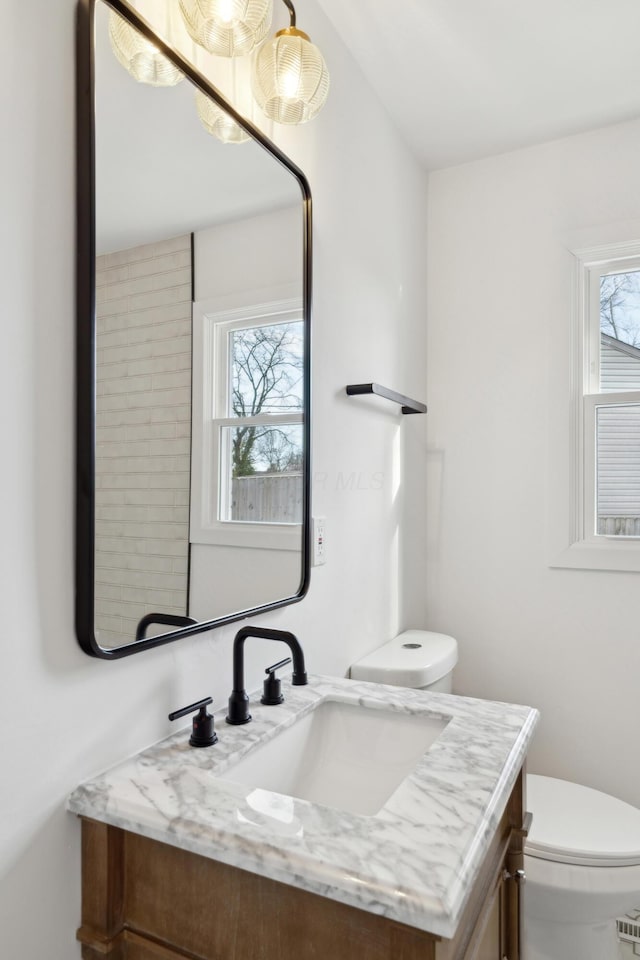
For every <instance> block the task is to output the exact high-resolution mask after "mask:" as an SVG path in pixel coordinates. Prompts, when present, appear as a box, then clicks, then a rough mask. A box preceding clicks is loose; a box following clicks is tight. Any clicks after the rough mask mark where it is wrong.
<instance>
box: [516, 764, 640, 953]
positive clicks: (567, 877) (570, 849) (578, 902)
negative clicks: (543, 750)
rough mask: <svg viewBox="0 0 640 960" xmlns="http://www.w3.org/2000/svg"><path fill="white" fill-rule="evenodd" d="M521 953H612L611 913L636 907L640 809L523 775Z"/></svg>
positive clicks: (549, 779) (639, 882)
mask: <svg viewBox="0 0 640 960" xmlns="http://www.w3.org/2000/svg"><path fill="white" fill-rule="evenodd" d="M527 809H528V810H530V811H531V813H532V814H533V823H532V827H531V832H530V834H529V836H528V837H527V841H526V843H525V858H524V870H525V874H526V876H527V880H526V883H525V886H524V891H523V895H524V918H523V919H524V929H523V956H522V960H556V958H560V957H561V958H563V960H618V958H619V957H620V956H621V954H620V952H619V946H618V941H617V936H616V922H615V921H616V917H619V916H621V915H624V914H625V913H627V912H628V911H629V910H634V909H637V908H638V907H640V810H638V809H636V807H632V806H630V805H629V804H628V803H623V802H622V800H617V799H616V798H615V797H610V796H609V795H608V794H606V793H600V791H598V790H592V789H590V788H589V787H583V786H581V785H579V784H577V783H568V782H567V781H566V780H555V779H554V778H553V777H539V776H536V775H535V774H528V776H527Z"/></svg>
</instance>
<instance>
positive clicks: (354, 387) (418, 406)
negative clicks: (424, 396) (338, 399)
mask: <svg viewBox="0 0 640 960" xmlns="http://www.w3.org/2000/svg"><path fill="white" fill-rule="evenodd" d="M347 393H348V395H349V396H350V397H355V396H358V395H359V394H362V393H375V394H376V395H377V396H378V397H384V398H385V400H393V402H394V403H399V404H400V406H401V407H402V412H403V413H426V412H427V406H426V404H424V403H420V401H419V400H412V399H411V397H405V396H404V394H402V393H396V391H395V390H389V389H388V387H381V386H380V384H379V383H350V384H349V385H348V386H347Z"/></svg>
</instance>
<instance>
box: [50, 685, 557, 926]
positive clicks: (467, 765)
mask: <svg viewBox="0 0 640 960" xmlns="http://www.w3.org/2000/svg"><path fill="white" fill-rule="evenodd" d="M282 687H283V693H284V695H285V702H284V703H283V704H282V705H280V706H277V707H265V706H261V705H260V703H259V694H257V695H256V694H254V695H253V696H252V697H251V713H252V716H253V722H252V723H250V724H247V725H245V726H236V727H233V726H229V725H228V724H225V723H224V719H223V718H224V715H225V712H226V711H225V710H224V709H223V710H220V711H219V712H218V713H216V728H217V731H218V735H219V738H220V739H219V742H218V743H217V744H216V745H215V746H213V747H209V748H204V749H193V748H192V747H190V746H189V743H188V737H189V729H190V728H189V727H187V728H183V729H181V730H180V731H179V732H177V733H175V734H174V735H172V736H171V737H168V738H167V739H166V740H162V741H161V742H159V743H157V744H155V745H154V746H152V747H149V748H148V749H147V750H143V751H142V752H141V753H139V754H137V755H136V756H134V757H132V758H130V759H128V760H126V761H124V762H123V763H121V764H119V765H117V766H116V767H113V768H112V769H111V770H108V771H107V772H106V773H104V774H101V775H100V776H98V777H95V778H93V779H92V780H89V781H87V782H86V783H83V784H81V785H80V786H78V787H77V788H76V789H75V790H74V791H73V793H72V794H71V796H70V798H69V801H68V804H67V806H68V809H69V810H70V811H72V812H73V813H76V814H79V815H82V816H85V817H90V818H92V819H94V820H99V821H102V822H104V823H109V824H112V825H114V826H116V827H121V828H122V829H124V830H130V831H132V832H134V833H138V834H142V835H143V836H145V837H150V838H152V839H154V840H159V841H161V842H163V843H168V844H172V845H173V846H176V847H181V848H183V849H185V850H190V851H192V852H194V853H197V854H200V855H201V856H205V857H209V858H211V859H214V860H219V861H222V862H223V863H227V864H230V865H232V866H236V867H240V868H242V869H244V870H249V871H251V872H253V873H258V874H261V875H263V876H266V877H270V878H271V879H273V880H278V881H281V882H283V883H288V884H291V885H293V886H295V887H298V888H301V889H304V890H309V891H311V892H312V893H317V894H320V895H321V896H325V897H329V898H331V899H334V900H338V901H341V902H342V903H346V904H349V905H351V906H354V907H358V908H360V909H363V910H367V911H369V912H371V913H375V914H380V915H382V916H386V917H389V918H392V919H395V920H397V921H399V922H402V923H406V924H408V925H409V926H412V927H417V928H418V929H420V930H426V931H428V932H430V933H433V934H436V935H439V936H442V937H452V936H453V935H454V934H455V931H456V927H457V924H458V920H459V918H460V915H461V913H462V910H463V908H464V905H465V903H466V899H467V895H468V894H469V892H470V891H471V888H472V887H473V884H474V881H475V879H476V876H477V874H478V871H479V869H480V867H481V865H482V862H483V859H484V856H485V854H486V851H487V849H488V845H489V842H490V840H491V837H492V835H493V833H494V832H495V829H496V827H497V825H498V822H499V820H500V817H501V816H502V813H503V811H504V808H505V806H506V803H507V800H508V798H509V795H510V793H511V790H512V788H513V785H514V783H515V780H516V777H517V774H518V771H519V770H520V767H521V766H522V763H523V761H524V759H525V755H526V752H527V749H528V746H529V743H530V740H531V737H532V734H533V731H534V729H535V726H536V724H537V721H538V712H537V711H536V710H533V709H531V708H530V707H524V706H516V705H513V704H507V703H495V702H492V701H488V700H476V699H470V698H467V697H457V696H453V695H449V694H439V693H429V692H428V691H422V690H409V689H406V688H404V687H391V686H385V685H382V684H371V683H365V682H360V681H353V680H344V679H340V678H334V677H320V676H311V677H310V678H309V684H308V685H307V686H304V687H292V686H290V684H289V683H288V682H287V681H286V680H283V684H282ZM325 700H334V701H336V700H337V701H340V702H344V703H357V704H360V705H362V706H366V707H370V708H374V709H380V708H384V709H385V710H394V711H401V712H403V713H408V714H416V715H423V716H428V717H433V718H439V719H444V720H447V721H448V723H447V725H446V727H445V729H444V731H443V732H442V733H441V734H440V736H439V737H438V739H437V740H436V741H435V743H433V745H432V746H431V747H430V748H429V750H428V751H427V753H426V754H424V756H423V758H422V759H421V760H420V761H419V762H418V764H417V766H416V768H415V770H414V772H413V773H412V774H410V776H409V777H408V778H407V779H406V780H405V781H404V782H403V783H402V785H401V786H400V787H399V788H398V789H397V790H396V791H395V792H394V793H393V794H392V796H391V797H390V798H389V799H388V800H387V802H386V803H385V804H384V806H383V807H382V809H381V810H380V812H379V813H378V814H376V815H375V816H362V815H358V814H355V813H347V812H345V811H342V810H336V809H332V808H330V807H327V806H322V805H320V804H315V803H311V802H309V801H306V800H298V799H295V798H293V797H288V796H284V795H282V794H277V793H271V792H269V791H266V790H254V789H252V788H251V787H246V786H241V785H239V784H236V783H233V782H232V781H231V780H225V779H224V778H225V776H227V777H230V776H231V775H232V773H231V771H230V770H228V768H229V767H232V766H233V763H234V762H237V760H238V759H240V758H241V757H243V756H244V755H246V754H247V753H248V752H249V751H250V750H251V749H252V748H253V747H254V746H255V745H256V744H258V743H261V742H263V741H265V740H267V739H270V738H271V737H273V736H274V735H275V734H277V733H278V732H279V731H281V730H282V729H283V728H285V727H287V726H290V725H291V724H292V723H294V722H295V721H296V719H298V718H299V717H300V716H302V715H303V714H305V713H308V712H309V711H310V710H313V709H314V707H316V706H318V705H319V704H320V703H321V702H323V701H325Z"/></svg>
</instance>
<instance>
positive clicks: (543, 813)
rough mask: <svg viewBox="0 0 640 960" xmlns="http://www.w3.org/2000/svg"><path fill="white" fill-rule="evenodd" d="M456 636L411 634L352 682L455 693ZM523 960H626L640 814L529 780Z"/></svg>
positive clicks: (639, 875) (638, 899) (602, 798)
mask: <svg viewBox="0 0 640 960" xmlns="http://www.w3.org/2000/svg"><path fill="white" fill-rule="evenodd" d="M457 662H458V647H457V643H456V641H455V640H454V639H453V637H448V636H446V635H445V634H441V633H430V632H428V631H426V630H407V631H406V632H405V633H401V634H400V635H399V636H397V637H394V639H393V640H390V641H389V642H388V643H385V644H384V645H383V646H381V647H379V648H378V649H377V650H374V651H373V653H370V654H368V655H367V656H366V657H363V659H362V660H358V662H357V663H354V664H353V666H352V667H351V678H352V679H353V680H368V681H370V682H373V683H389V684H392V685H393V686H399V687H400V686H403V687H413V688H421V689H428V690H437V691H439V692H442V693H450V692H451V679H452V672H453V668H454V667H455V665H456V663H457ZM527 810H529V811H530V812H531V813H532V814H533V825H532V828H531V832H530V834H529V837H528V838H527V841H526V844H525V858H524V859H525V863H524V866H525V874H526V877H527V880H526V883H525V886H524V890H523V898H524V911H523V912H524V917H523V944H522V956H521V960H619V958H620V957H621V956H622V955H621V953H620V948H619V945H618V941H617V937H616V924H615V918H616V917H619V916H622V915H624V914H625V913H627V912H628V911H629V910H633V909H638V908H640V810H637V809H636V808H635V807H632V806H630V805H629V804H627V803H623V802H622V801H621V800H617V799H615V797H610V796H609V795H608V794H605V793H600V792H599V791H597V790H591V789H590V788H589V787H583V786H580V785H579V784H576V783H568V782H567V781H565V780H556V779H554V778H552V777H541V776H537V775H535V774H529V775H528V776H527Z"/></svg>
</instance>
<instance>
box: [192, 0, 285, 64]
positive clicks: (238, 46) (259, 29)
mask: <svg viewBox="0 0 640 960" xmlns="http://www.w3.org/2000/svg"><path fill="white" fill-rule="evenodd" d="M180 11H181V13H182V16H183V19H184V22H185V26H186V28H187V31H188V32H189V35H190V36H191V38H192V39H193V40H195V42H196V43H197V44H199V45H200V46H201V47H203V48H204V49H205V50H207V51H208V52H209V53H213V54H216V56H219V57H237V56H244V55H245V54H247V53H251V51H252V50H253V49H254V47H256V46H257V45H258V44H259V43H261V42H262V41H263V40H264V38H265V37H266V35H267V33H268V32H269V27H270V26H271V17H272V14H273V2H272V0H180Z"/></svg>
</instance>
